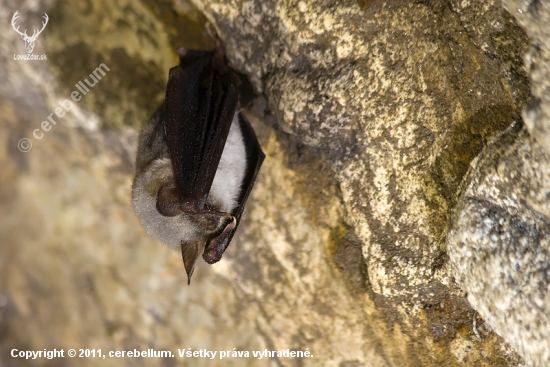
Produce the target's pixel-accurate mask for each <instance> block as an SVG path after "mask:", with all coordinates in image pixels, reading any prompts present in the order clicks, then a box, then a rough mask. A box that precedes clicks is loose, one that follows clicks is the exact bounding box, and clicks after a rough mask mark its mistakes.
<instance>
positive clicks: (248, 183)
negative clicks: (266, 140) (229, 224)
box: [202, 114, 265, 264]
mask: <svg viewBox="0 0 550 367" xmlns="http://www.w3.org/2000/svg"><path fill="white" fill-rule="evenodd" d="M239 126H240V128H241V132H242V135H243V140H244V146H245V150H246V162H247V164H246V173H245V177H244V180H243V184H242V187H241V193H240V195H239V199H238V203H239V205H238V206H237V207H236V208H235V210H233V212H231V213H230V214H231V215H233V216H234V217H235V219H236V224H235V227H234V228H232V230H231V232H230V233H228V234H227V235H226V236H220V237H219V238H216V239H214V240H212V241H211V242H210V244H208V246H207V248H206V249H205V251H204V254H203V255H202V257H203V259H204V261H206V262H207V263H209V264H213V263H215V262H218V261H220V259H221V258H222V255H223V253H224V252H225V250H226V249H227V246H229V243H231V239H232V238H233V235H234V234H235V231H236V230H237V227H238V225H239V223H240V221H241V216H242V214H243V210H244V206H245V204H246V200H247V199H248V196H249V195H250V191H252V187H253V186H254V182H255V181H256V176H257V175H258V171H259V170H260V167H261V165H262V163H263V161H264V159H265V154H264V153H263V152H262V148H261V147H260V144H259V143H258V139H257V138H256V134H255V133H254V130H252V127H251V126H250V124H249V123H248V121H246V120H245V119H244V118H243V117H242V115H241V114H239Z"/></svg>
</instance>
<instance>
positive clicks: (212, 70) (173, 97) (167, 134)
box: [132, 40, 265, 284]
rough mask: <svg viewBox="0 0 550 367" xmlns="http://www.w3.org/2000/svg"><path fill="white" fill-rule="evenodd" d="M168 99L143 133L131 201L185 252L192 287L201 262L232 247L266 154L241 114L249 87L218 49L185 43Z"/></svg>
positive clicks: (155, 230) (161, 236) (154, 230)
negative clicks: (211, 49) (198, 47)
mask: <svg viewBox="0 0 550 367" xmlns="http://www.w3.org/2000/svg"><path fill="white" fill-rule="evenodd" d="M178 53H179V56H180V64H179V65H178V66H175V67H173V68H172V69H170V73H169V78H168V86H167V88H166V98H165V101H164V103H163V104H162V105H161V106H160V108H159V109H158V110H157V111H156V112H155V113H154V114H153V116H152V118H151V119H150V120H149V121H148V122H147V123H145V124H144V126H143V128H142V130H141V132H140V137H139V143H138V151H137V157H136V173H135V177H134V181H133V185H132V204H133V207H134V211H135V212H136V214H137V216H138V217H139V219H140V221H141V224H142V225H143V227H144V228H145V230H146V232H147V233H148V234H149V235H150V236H152V237H154V238H156V239H158V240H160V241H161V242H163V243H165V244H167V245H169V246H170V247H173V248H176V249H178V250H180V251H181V253H182V257H183V264H184V267H185V271H186V272H187V284H190V283H191V276H192V275H193V271H194V269H195V265H196V263H197V259H198V258H199V256H200V255H201V254H202V257H203V259H204V260H205V261H206V262H207V263H209V264H213V263H215V262H217V261H219V260H220V259H221V257H222V255H223V253H224V251H225V250H226V249H227V246H229V243H230V242H231V239H232V238H233V235H234V233H235V230H236V229H237V226H238V225H239V222H240V219H241V215H242V213H243V209H244V205H245V203H246V200H247V198H248V195H249V194H250V191H251V190H252V186H253V185H254V181H255V179H256V175H257V174H258V171H259V169H260V166H261V164H262V162H263V160H264V158H265V155H264V153H263V152H262V150H261V148H260V145H259V144H258V140H257V139H256V135H255V134H254V131H253V130H252V127H251V126H250V124H249V123H248V122H247V121H246V120H245V119H244V118H243V117H242V116H241V114H240V113H238V112H239V111H240V110H242V109H243V108H244V107H246V105H247V104H249V103H250V102H251V101H252V96H253V93H252V86H251V85H250V83H249V82H248V81H247V80H246V78H245V77H244V76H243V75H242V74H238V73H237V72H235V71H233V70H231V69H230V68H229V67H228V66H227V64H226V61H225V51H224V48H223V45H222V44H221V42H220V41H219V40H216V49H215V50H214V51H199V50H189V49H185V48H180V49H179V50H178Z"/></svg>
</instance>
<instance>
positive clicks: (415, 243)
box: [194, 0, 531, 365]
mask: <svg viewBox="0 0 550 367" xmlns="http://www.w3.org/2000/svg"><path fill="white" fill-rule="evenodd" d="M194 2H195V4H197V6H198V7H199V8H200V9H201V10H202V11H203V12H204V13H205V14H206V16H207V17H208V19H209V20H210V21H211V22H213V23H214V24H215V25H216V26H217V28H218V29H219V33H220V34H221V35H222V38H223V39H224V42H225V43H226V44H227V45H228V49H229V50H230V52H229V57H230V60H231V61H232V63H233V65H234V66H235V67H236V68H238V69H240V70H241V71H243V72H245V73H246V74H248V75H249V76H250V77H251V79H252V81H253V82H254V84H255V85H256V87H257V88H258V89H259V90H261V91H263V92H264V93H265V95H266V97H267V101H268V104H269V107H270V109H271V111H273V113H274V115H275V117H276V119H277V122H278V124H279V126H281V128H282V129H283V130H284V131H285V132H287V133H290V134H292V135H294V136H296V137H297V140H298V141H299V142H301V143H303V144H305V146H306V147H304V148H301V151H304V152H310V153H309V154H311V155H314V156H316V157H318V160H319V161H320V162H326V164H327V165H328V166H329V167H330V168H332V171H333V172H335V173H334V179H335V180H336V181H337V182H338V187H339V189H340V190H341V195H342V205H343V212H342V217H341V220H342V221H343V225H342V228H341V229H339V231H340V232H336V233H343V234H340V236H339V237H337V236H336V235H334V236H333V238H334V241H335V248H336V249H337V252H336V253H337V254H339V255H335V256H334V259H335V261H336V262H337V264H338V265H340V266H341V267H342V268H343V269H346V270H345V271H344V272H343V275H344V277H345V278H348V279H349V278H351V279H355V280H356V282H354V283H351V285H350V287H351V289H352V290H353V291H355V292H357V291H358V290H362V292H359V294H362V299H363V300H368V301H366V302H367V303H365V304H363V305H362V306H361V307H363V309H364V310H369V309H370V307H371V304H370V303H369V301H370V302H372V301H374V306H375V307H376V310H377V311H378V312H380V313H381V314H382V315H383V317H384V319H383V321H384V322H385V323H386V325H389V328H390V330H388V333H385V332H384V333H381V334H380V339H379V343H380V345H381V350H382V352H383V353H385V354H387V355H389V357H388V363H390V364H395V365H399V364H400V363H403V360H407V361H408V363H409V364H411V365H441V364H446V363H448V364H451V365H453V364H461V363H463V364H465V365H471V364H475V363H478V364H484V363H487V364H488V365H513V364H514V363H517V362H513V360H512V359H513V358H512V359H508V360H507V359H506V358H507V357H503V355H506V353H505V352H502V350H501V349H500V347H495V345H499V344H498V343H499V341H498V338H492V337H493V336H494V334H490V337H489V338H488V339H485V337H484V338H483V339H481V338H480V339H481V344H479V343H478V342H476V343H474V344H470V343H471V340H472V339H471V336H473V335H475V333H474V322H477V323H480V322H482V321H481V320H480V319H479V318H477V316H475V315H474V313H473V312H472V310H471V309H470V308H469V306H468V304H467V303H465V302H464V298H463V297H464V294H463V293H462V292H461V291H460V290H459V289H458V288H457V287H456V285H455V284H454V282H453V278H452V274H450V273H449V268H448V266H447V265H448V263H447V257H446V253H445V238H446V235H447V224H448V222H449V219H450V213H451V208H452V207H453V206H454V205H455V204H456V200H457V195H458V193H459V189H460V182H461V181H462V179H463V177H464V175H465V174H466V172H467V170H468V167H469V163H470V162H471V160H472V159H473V158H474V157H475V156H476V155H478V154H479V153H480V151H481V150H482V148H483V146H484V145H485V144H486V143H487V142H488V141H490V140H491V139H492V138H494V136H495V135H496V134H497V133H498V132H499V131H501V130H503V129H505V128H506V127H507V126H509V125H510V124H511V123H512V122H513V121H514V120H517V119H519V117H520V111H521V109H522V107H523V106H524V105H525V104H526V103H528V101H529V100H530V98H531V97H530V94H529V82H528V79H527V77H526V75H525V73H524V71H523V69H522V60H521V56H522V54H523V52H524V51H525V49H526V46H527V37H526V35H525V33H523V31H522V30H521V29H520V28H519V27H518V26H517V25H516V24H515V23H514V20H513V18H512V17H511V16H510V15H509V14H508V13H506V12H505V11H503V9H502V8H501V4H500V3H499V2H476V1H448V2H436V1H418V2H409V1H392V2H382V1H373V2H368V3H365V2H355V1H347V2H334V1H324V2H313V1H277V2H275V1H252V0H250V1H249V0H239V1H231V2H226V1H216V0H204V1H202V0H195V1H194ZM304 155H307V153H304ZM319 164H320V163H319ZM300 168H303V169H306V172H307V168H305V167H304V166H301V167H300ZM325 170H327V169H325ZM301 176H304V177H305V184H306V185H308V184H310V183H311V182H315V179H316V178H317V174H316V173H310V174H309V175H308V174H307V173H304V172H302V173H301ZM298 191H299V192H302V193H303V195H305V196H306V197H307V196H309V198H307V199H302V201H305V202H309V203H311V202H313V203H315V204H313V205H312V204H309V205H310V212H311V213H314V215H318V214H317V213H320V212H321V213H322V211H321V209H320V208H325V207H328V206H329V204H328V203H329V200H328V197H327V196H323V195H319V194H315V191H314V192H313V193H314V195H311V196H310V194H309V193H308V192H307V191H305V190H298ZM329 197H330V196H329ZM250 218H251V219H250V220H251V221H257V220H258V219H257V217H256V216H251V217H250ZM320 220H326V216H324V215H320V219H316V220H315V222H316V223H320V224H322V226H323V227H328V228H330V227H331V225H333V223H334V222H333V221H332V220H331V221H328V222H326V224H323V222H321V221H320ZM250 226H251V227H252V228H254V227H255V226H254V225H250ZM287 228H290V229H289V234H292V233H296V232H297V228H296V227H295V226H291V227H288V226H287ZM263 233H264V232H262V234H263ZM253 238H254V237H253ZM256 238H257V243H258V242H259V241H260V239H261V238H262V237H261V236H259V235H256ZM348 241H351V243H352V244H355V246H354V245H351V244H349V242H348ZM247 242H248V241H247ZM294 243H295V245H294V246H292V247H291V248H292V250H291V253H292V254H293V255H294V256H297V255H296V252H295V251H296V249H297V248H300V249H301V248H302V243H301V242H300V241H296V240H294ZM270 245H271V246H270V248H271V251H273V252H275V253H276V252H278V251H280V250H279V249H280V248H281V247H282V245H281V244H279V243H276V242H275V243H270ZM357 246H361V252H362V255H363V260H364V264H365V266H364V267H363V264H360V263H359V264H358V261H357V255H358V251H357V250H356V249H357ZM257 248H258V249H260V247H257ZM354 251H355V252H354ZM342 253H344V254H345V255H343V254H342ZM241 254H243V255H249V254H254V252H242V253H239V255H241ZM261 257H265V254H264V253H263V252H262V253H261V254H259V256H258V255H256V256H254V257H253V259H254V261H251V262H250V263H253V264H257V263H261V262H262V259H261ZM294 261H297V262H300V261H299V260H294ZM302 261H306V260H305V259H304V260H302ZM247 264H249V263H248V262H247ZM306 264H307V262H306ZM265 267H266V268H269V267H271V268H272V267H273V266H272V265H271V266H270V265H269V264H266V265H265ZM362 267H363V269H361V268H362ZM306 269H307V268H306ZM352 269H354V270H352ZM359 269H361V271H359ZM305 274H307V272H306V271H303V272H302V273H301V278H300V281H301V282H305V281H302V280H301V279H302V277H304V275H305ZM233 279H236V280H238V281H237V284H243V283H245V284H246V283H252V284H254V285H255V287H252V286H251V285H247V286H246V287H244V288H243V291H244V292H245V293H247V294H249V295H250V297H252V298H254V299H261V300H263V299H264V297H265V296H264V295H265V292H261V291H260V290H262V289H265V287H266V284H264V283H262V279H263V278H259V279H257V278H253V279H246V278H245V276H243V275H241V274H239V273H236V274H235V275H234V278H233ZM285 285H286V281H285ZM363 289H364V290H363ZM286 292H289V290H287V291H286ZM356 294H357V293H356ZM356 299H357V300H360V299H361V296H359V295H356ZM364 302H365V301H364ZM262 304H264V308H266V309H270V308H271V306H270V303H269V302H267V303H262ZM291 310H292V311H293V308H289V312H291ZM277 312H278V313H282V312H284V308H283V307H279V308H278V310H277ZM378 320H379V319H378V318H372V316H370V317H369V316H367V318H366V319H365V321H366V323H368V324H371V325H375V326H374V329H375V330H378V331H380V330H383V328H382V327H381V326H379V324H377V323H376V321H378ZM300 326H302V325H300ZM297 327H298V326H297ZM302 327H303V326H302ZM386 330H387V329H386ZM469 332H470V334H469ZM475 332H477V329H476V330H475ZM384 336H386V337H384ZM326 338H327V339H328V340H330V338H331V336H330V335H327V336H326ZM387 338H390V340H391V341H392V342H393V341H395V340H397V341H398V344H401V345H406V347H402V348H401V349H400V350H396V349H395V348H394V347H392V346H390V345H389V341H388V339H387ZM275 340H276V343H277V340H278V343H277V344H284V336H280V337H277V338H275ZM504 349H506V348H504ZM340 358H342V357H340ZM451 361H452V362H451Z"/></svg>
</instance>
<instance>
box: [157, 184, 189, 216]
mask: <svg viewBox="0 0 550 367" xmlns="http://www.w3.org/2000/svg"><path fill="white" fill-rule="evenodd" d="M157 210H158V212H159V213H160V214H162V215H163V216H165V217H174V216H176V215H179V214H181V213H183V210H182V209H181V206H180V203H179V195H178V190H177V189H176V186H169V185H164V186H162V187H161V188H160V190H159V192H158V194H157Z"/></svg>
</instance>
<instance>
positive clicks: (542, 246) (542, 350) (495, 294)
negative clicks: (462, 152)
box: [448, 1, 550, 366]
mask: <svg viewBox="0 0 550 367" xmlns="http://www.w3.org/2000/svg"><path fill="white" fill-rule="evenodd" d="M528 3H529V2H523V1H504V4H505V5H506V8H507V9H508V10H509V11H510V13H511V14H514V16H515V17H516V18H517V19H518V22H519V23H520V24H521V25H522V26H523V27H525V29H526V30H527V33H528V35H529V37H530V40H531V45H530V47H529V51H528V53H527V54H526V56H525V64H526V69H527V70H528V72H529V75H530V78H531V81H532V86H531V90H532V92H533V96H534V97H535V101H534V102H533V103H532V104H531V105H530V106H529V107H528V108H527V109H526V110H525V112H524V113H523V121H525V128H522V126H521V125H520V124H517V125H516V126H513V127H512V128H510V129H508V130H507V131H506V132H504V133H503V134H502V135H501V136H499V138H498V139H495V141H494V142H493V143H491V144H490V145H489V146H488V147H487V148H486V149H485V151H484V152H483V154H482V155H481V156H480V157H479V158H478V159H476V161H475V163H473V164H472V167H471V168H470V174H469V177H468V178H467V179H466V180H465V187H464V192H463V194H462V197H461V199H460V201H459V205H457V208H456V212H455V218H454V220H453V223H452V230H451V232H450V233H449V235H448V249H449V254H450V259H451V263H452V264H453V267H454V268H455V269H456V275H457V276H458V277H460V284H461V285H462V287H463V289H464V290H465V291H466V292H468V300H469V302H470V303H471V304H472V306H473V307H474V308H475V309H476V310H477V311H478V312H479V313H480V314H481V316H482V317H483V318H484V319H485V320H486V321H487V325H486V326H487V327H485V330H490V329H491V328H492V329H494V330H495V331H496V332H497V333H498V334H499V335H502V337H503V338H504V339H505V340H506V341H507V342H508V343H510V345H511V346H513V347H514V348H515V349H516V350H517V351H518V352H519V353H520V354H521V355H522V356H523V357H524V358H525V360H526V362H527V364H528V365H533V366H547V365H549V364H550V338H549V335H550V309H549V308H548V305H549V304H550V284H549V280H550V159H549V155H548V154H549V153H550V135H549V134H548V133H549V132H550V129H549V127H550V79H549V77H550V29H549V28H548V21H550V4H548V3H545V2H538V1H533V2H530V3H529V4H528Z"/></svg>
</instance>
